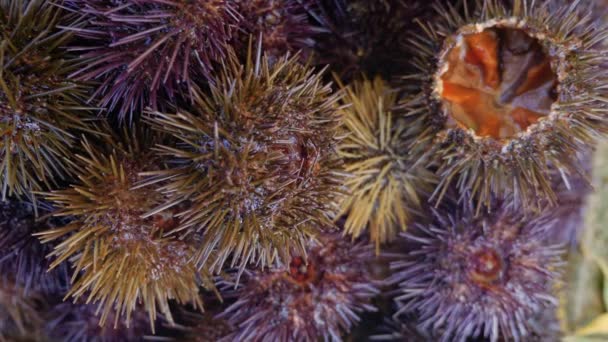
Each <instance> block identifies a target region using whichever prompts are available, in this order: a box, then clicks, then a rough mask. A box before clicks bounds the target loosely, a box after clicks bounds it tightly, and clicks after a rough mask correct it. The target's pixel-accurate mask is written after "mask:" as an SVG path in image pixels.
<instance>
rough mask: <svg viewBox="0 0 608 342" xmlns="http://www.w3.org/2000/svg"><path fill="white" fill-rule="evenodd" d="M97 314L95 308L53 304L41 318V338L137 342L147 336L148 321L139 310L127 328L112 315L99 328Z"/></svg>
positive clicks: (68, 340)
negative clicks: (42, 324) (134, 341)
mask: <svg viewBox="0 0 608 342" xmlns="http://www.w3.org/2000/svg"><path fill="white" fill-rule="evenodd" d="M98 311H99V310H98V307H97V305H95V304H85V303H71V302H64V303H59V304H56V305H54V306H53V307H51V308H50V309H49V310H48V311H47V313H46V315H45V318H46V320H45V324H44V329H45V335H46V336H47V337H48V338H50V339H52V340H53V341H65V342H85V341H91V342H118V341H133V340H138V339H141V338H142V337H143V336H145V335H147V334H150V332H151V330H150V322H149V317H148V315H147V314H146V313H145V311H143V310H142V309H141V307H140V308H138V310H136V311H134V312H133V317H132V320H131V321H130V322H129V323H128V324H127V323H126V322H124V321H122V320H120V319H119V318H118V317H116V315H115V314H112V315H111V316H110V317H108V320H107V322H105V323H104V324H102V325H100V324H99V315H98ZM112 316H114V317H112Z"/></svg>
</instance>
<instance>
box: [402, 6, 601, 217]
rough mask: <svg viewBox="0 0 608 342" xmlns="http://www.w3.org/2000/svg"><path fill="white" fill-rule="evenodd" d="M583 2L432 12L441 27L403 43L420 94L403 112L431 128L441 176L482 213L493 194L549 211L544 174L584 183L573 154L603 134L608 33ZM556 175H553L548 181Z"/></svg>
mask: <svg viewBox="0 0 608 342" xmlns="http://www.w3.org/2000/svg"><path fill="white" fill-rule="evenodd" d="M579 2H580V1H574V2H573V3H572V4H571V5H566V6H560V7H559V8H557V9H555V10H550V9H549V3H550V2H542V3H541V2H538V1H537V2H534V1H527V0H515V1H514V2H513V5H512V7H511V8H505V7H504V6H502V5H501V4H499V2H498V1H494V0H486V1H476V2H475V3H476V5H475V6H473V8H470V7H467V8H465V9H463V8H460V7H458V8H455V7H451V6H445V7H444V6H441V5H438V13H439V18H437V20H435V21H433V22H432V23H427V24H423V28H424V30H423V31H424V32H425V34H423V35H421V36H418V37H417V38H414V39H412V40H410V41H409V44H410V45H411V46H412V48H413V50H414V52H415V53H416V55H417V58H415V59H414V61H415V62H414V63H415V65H416V67H417V68H418V70H419V71H418V73H417V74H415V75H410V76H408V79H410V80H411V79H417V80H419V81H420V82H421V83H420V86H421V88H420V93H419V95H418V96H417V97H415V98H413V99H410V100H409V101H408V103H407V104H406V106H408V107H409V108H410V110H411V112H412V113H413V114H414V113H420V112H422V113H423V114H422V115H423V116H424V117H426V119H427V120H428V122H429V125H431V126H432V127H434V130H432V133H431V136H432V138H433V139H434V145H435V148H434V149H433V151H432V154H433V155H434V156H435V160H436V163H437V165H438V173H439V176H440V177H441V184H440V187H439V188H438V189H437V191H436V193H435V196H436V198H438V199H440V198H441V197H442V194H443V191H445V190H446V189H447V188H448V187H449V186H450V184H452V183H453V184H455V185H456V186H457V187H458V188H459V190H460V192H461V193H464V192H466V191H471V192H472V194H473V195H474V197H475V198H478V199H480V200H481V201H480V204H484V205H489V202H490V198H491V195H492V193H495V194H498V195H504V194H510V193H513V194H514V200H515V201H516V202H518V203H522V204H524V205H535V206H537V205H538V204H539V203H541V202H543V201H549V202H555V201H556V198H555V194H554V192H553V190H552V188H551V184H552V179H551V177H550V174H558V175H560V177H561V178H562V179H563V182H565V183H566V184H568V178H569V176H570V175H573V174H579V173H580V174H584V168H583V165H582V163H581V162H580V161H579V160H578V159H577V155H578V154H579V153H578V152H580V151H581V150H583V149H584V148H585V146H587V145H588V144H591V143H593V142H594V139H595V138H597V137H600V136H603V134H605V133H606V131H607V126H606V115H605V113H606V100H605V99H606V87H605V86H604V85H605V83H606V81H607V73H606V70H605V68H602V67H601V65H603V64H605V63H606V61H607V56H608V54H607V53H606V51H604V50H603V48H601V46H600V45H599V44H598V43H600V42H601V41H602V40H603V39H604V38H605V36H606V34H607V31H606V30H605V29H604V28H602V27H600V26H598V25H597V23H594V22H592V21H591V20H590V16H589V15H588V13H584V12H581V11H579V10H578V9H577V4H579ZM551 170H557V171H558V172H553V173H552V172H551Z"/></svg>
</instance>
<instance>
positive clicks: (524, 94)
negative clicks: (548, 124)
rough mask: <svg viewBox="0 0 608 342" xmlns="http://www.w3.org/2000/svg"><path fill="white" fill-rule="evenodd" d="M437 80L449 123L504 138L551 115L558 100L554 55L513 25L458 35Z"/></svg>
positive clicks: (481, 134) (500, 138) (452, 126)
mask: <svg viewBox="0 0 608 342" xmlns="http://www.w3.org/2000/svg"><path fill="white" fill-rule="evenodd" d="M438 82H439V86H438V88H437V89H438V91H439V96H440V97H441V100H442V103H443V106H444V110H445V111H446V113H447V115H448V123H447V125H448V128H457V127H459V128H463V129H465V130H467V131H469V130H472V131H473V132H474V133H475V134H476V135H477V137H480V138H493V139H495V140H498V141H501V142H505V141H509V140H510V139H511V138H514V137H515V136H516V135H517V134H518V133H520V132H524V131H526V130H527V129H528V127H530V126H532V125H534V124H535V123H537V122H538V121H539V120H540V119H541V118H543V117H546V116H548V115H549V114H550V111H551V105H552V104H553V102H555V100H556V91H555V90H556V87H557V75H556V74H555V72H554V71H553V69H552V67H551V57H550V56H549V55H548V54H547V53H546V52H545V50H544V49H543V46H542V44H541V43H540V41H538V40H537V39H536V38H534V37H532V36H530V35H529V34H528V33H526V32H525V31H524V30H522V29H516V28H510V27H491V28H486V29H484V30H483V31H481V32H477V33H470V34H459V35H458V36H457V37H456V43H455V44H454V45H453V46H452V47H451V48H450V50H448V51H447V52H446V55H445V59H444V61H443V68H442V73H441V74H440V75H439V80H438Z"/></svg>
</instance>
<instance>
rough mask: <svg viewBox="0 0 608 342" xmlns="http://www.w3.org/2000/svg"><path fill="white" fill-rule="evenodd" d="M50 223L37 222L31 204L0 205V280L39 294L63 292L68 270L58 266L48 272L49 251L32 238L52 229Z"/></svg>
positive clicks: (66, 283) (8, 203)
mask: <svg viewBox="0 0 608 342" xmlns="http://www.w3.org/2000/svg"><path fill="white" fill-rule="evenodd" d="M49 221H50V220H48V219H47V220H44V221H42V222H36V221H35V216H34V209H33V206H32V205H31V204H27V203H22V202H15V201H10V202H5V203H0V279H9V278H10V279H11V281H12V282H14V283H15V285H16V286H19V287H21V288H22V289H23V292H24V294H25V295H27V294H28V293H29V292H30V291H33V292H36V293H40V294H45V295H48V294H56V293H57V292H61V291H64V290H65V289H66V286H67V285H68V283H69V277H68V269H67V267H65V265H61V266H60V267H58V268H57V269H55V270H53V271H51V272H49V271H48V267H49V264H50V263H51V261H50V260H47V259H45V256H46V254H47V253H48V252H49V251H50V249H51V247H50V246H46V245H42V244H41V243H40V241H39V240H38V239H36V238H35V237H34V236H32V234H34V233H36V232H38V231H40V230H42V229H45V228H47V229H48V228H49V227H51V225H50V222H49Z"/></svg>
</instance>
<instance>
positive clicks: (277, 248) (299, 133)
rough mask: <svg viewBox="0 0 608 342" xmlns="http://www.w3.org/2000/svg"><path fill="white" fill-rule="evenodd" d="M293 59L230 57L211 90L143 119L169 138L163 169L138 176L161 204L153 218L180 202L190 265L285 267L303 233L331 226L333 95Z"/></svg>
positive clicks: (335, 179)
mask: <svg viewBox="0 0 608 342" xmlns="http://www.w3.org/2000/svg"><path fill="white" fill-rule="evenodd" d="M297 59H298V57H297V56H294V57H292V58H289V57H282V58H280V59H278V60H276V61H275V62H274V63H272V64H270V62H269V60H268V58H267V57H265V56H261V51H260V50H258V54H257V58H256V60H255V61H253V60H252V59H251V58H249V59H248V62H247V64H246V65H241V64H239V62H238V61H237V60H236V57H232V58H231V59H230V60H228V61H226V62H225V64H224V69H223V71H222V73H221V76H220V77H219V78H218V79H217V80H215V82H214V85H212V86H211V88H210V95H208V96H207V95H204V94H202V93H200V92H194V95H193V99H194V103H193V105H192V107H191V108H189V109H187V110H183V109H178V110H177V112H176V113H174V114H167V113H161V112H152V113H150V114H149V121H150V122H151V123H152V124H153V125H154V127H156V129H157V130H159V131H161V132H164V133H166V134H167V135H169V136H172V137H174V138H175V139H176V141H177V142H178V143H177V144H176V145H175V146H172V145H162V146H160V147H159V148H158V149H159V151H160V154H161V155H163V156H164V157H165V160H166V161H167V163H168V164H169V167H168V168H167V169H163V170H158V171H150V172H146V173H145V175H147V176H148V177H149V179H148V180H147V181H146V182H144V184H142V186H145V185H146V184H156V183H164V184H161V186H160V190H161V191H163V192H164V193H166V194H167V195H168V196H169V197H170V200H169V201H168V202H167V203H165V204H162V205H160V206H159V207H158V208H157V209H155V210H152V211H151V212H150V213H149V214H148V216H149V215H155V214H156V213H159V212H162V211H163V210H166V209H167V208H172V207H174V206H175V205H177V204H179V203H183V202H184V201H189V202H191V206H189V207H188V208H187V209H186V210H185V211H182V212H181V213H179V214H178V216H179V217H180V218H181V219H182V221H181V224H180V226H179V228H178V229H177V230H178V231H183V233H184V234H185V235H189V234H198V235H199V236H200V237H199V240H200V245H199V253H198V257H197V260H198V263H199V265H203V264H206V265H208V267H210V268H211V269H213V270H215V271H219V270H220V269H221V267H222V266H223V265H224V263H225V261H226V260H227V259H228V258H229V257H231V256H232V257H233V265H234V264H237V263H238V264H239V267H240V268H241V269H242V268H244V267H245V265H247V263H248V262H249V261H252V262H258V263H260V264H261V266H266V265H269V264H272V263H273V262H274V261H276V259H277V257H282V258H284V259H283V260H289V253H290V251H291V250H292V249H294V248H295V249H299V250H301V246H303V244H304V242H305V240H306V239H307V238H308V236H309V235H311V234H314V233H315V232H316V231H318V230H319V229H323V228H327V227H331V226H332V219H333V216H334V215H335V214H336V213H337V211H338V210H337V201H338V199H337V198H338V197H339V196H340V195H341V193H340V191H341V187H342V184H341V183H342V178H341V173H340V171H339V164H338V162H339V161H338V160H337V157H336V156H335V147H336V144H337V142H338V138H337V136H338V131H337V126H338V124H339V121H338V111H337V107H338V106H337V101H338V100H339V95H338V94H332V90H331V87H330V86H329V84H327V85H323V84H322V81H321V75H320V74H315V73H314V72H313V71H312V70H311V69H309V68H307V67H305V66H302V65H301V64H299V63H298V61H297Z"/></svg>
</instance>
